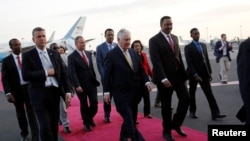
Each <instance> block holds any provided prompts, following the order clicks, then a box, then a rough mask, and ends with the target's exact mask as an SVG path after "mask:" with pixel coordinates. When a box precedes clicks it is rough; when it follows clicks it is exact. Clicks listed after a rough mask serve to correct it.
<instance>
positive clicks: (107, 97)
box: [103, 94, 110, 104]
mask: <svg viewBox="0 0 250 141" xmlns="http://www.w3.org/2000/svg"><path fill="white" fill-rule="evenodd" d="M103 99H104V102H106V103H107V104H109V103H110V94H106V95H104V96H103Z"/></svg>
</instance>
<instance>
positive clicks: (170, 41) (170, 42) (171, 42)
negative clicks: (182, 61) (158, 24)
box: [167, 35, 174, 52]
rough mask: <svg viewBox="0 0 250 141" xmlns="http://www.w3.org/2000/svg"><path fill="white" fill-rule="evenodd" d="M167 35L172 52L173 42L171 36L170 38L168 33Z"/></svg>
mask: <svg viewBox="0 0 250 141" xmlns="http://www.w3.org/2000/svg"><path fill="white" fill-rule="evenodd" d="M167 37H168V41H169V44H170V46H171V49H172V50H173V52H174V43H173V40H172V38H171V37H170V36H169V35H167Z"/></svg>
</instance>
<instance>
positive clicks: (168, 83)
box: [163, 80, 172, 88]
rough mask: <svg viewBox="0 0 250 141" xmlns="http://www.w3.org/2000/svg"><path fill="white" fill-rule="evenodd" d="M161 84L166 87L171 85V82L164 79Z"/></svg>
mask: <svg viewBox="0 0 250 141" xmlns="http://www.w3.org/2000/svg"><path fill="white" fill-rule="evenodd" d="M163 85H164V86H165V87H167V88H169V87H172V84H171V83H170V81H169V80H165V81H164V82H163Z"/></svg>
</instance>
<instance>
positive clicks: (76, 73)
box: [68, 50, 100, 88]
mask: <svg viewBox="0 0 250 141" xmlns="http://www.w3.org/2000/svg"><path fill="white" fill-rule="evenodd" d="M85 54H86V56H87V58H88V60H89V65H87V64H85V63H84V61H83V59H82V56H81V55H80V54H79V53H78V52H77V50H75V51H74V52H72V53H71V54H70V55H69V56H68V69H69V73H70V75H71V79H72V83H73V86H74V87H75V88H76V87H78V86H81V87H82V88H88V86H90V85H95V86H99V85H100V83H99V82H98V81H97V80H96V74H95V71H94V67H93V61H92V57H91V52H89V51H85Z"/></svg>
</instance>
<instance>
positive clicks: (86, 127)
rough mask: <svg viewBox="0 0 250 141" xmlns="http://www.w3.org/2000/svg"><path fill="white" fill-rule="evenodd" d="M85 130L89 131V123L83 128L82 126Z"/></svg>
mask: <svg viewBox="0 0 250 141" xmlns="http://www.w3.org/2000/svg"><path fill="white" fill-rule="evenodd" d="M83 129H84V130H85V131H87V132H89V131H91V127H90V125H84V128H83Z"/></svg>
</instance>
